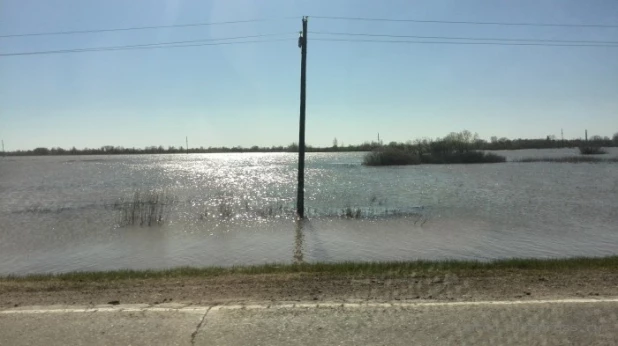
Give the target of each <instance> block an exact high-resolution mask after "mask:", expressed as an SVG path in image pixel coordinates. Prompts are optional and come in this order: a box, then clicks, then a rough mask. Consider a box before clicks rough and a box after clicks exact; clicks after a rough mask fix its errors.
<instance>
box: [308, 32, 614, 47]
mask: <svg viewBox="0 0 618 346" xmlns="http://www.w3.org/2000/svg"><path fill="white" fill-rule="evenodd" d="M311 33H312V34H316V35H333V36H334V35H340V36H368V37H391V38H420V39H440V40H468V41H507V42H508V41H512V42H545V43H580V44H585V43H590V44H618V41H570V40H541V39H525V38H480V37H449V36H415V35H388V34H366V33H349V32H325V31H323V32H320V31H311Z"/></svg>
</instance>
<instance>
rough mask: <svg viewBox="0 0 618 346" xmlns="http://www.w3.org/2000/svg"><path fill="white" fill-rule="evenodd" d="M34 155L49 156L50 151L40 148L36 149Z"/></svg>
mask: <svg viewBox="0 0 618 346" xmlns="http://www.w3.org/2000/svg"><path fill="white" fill-rule="evenodd" d="M32 153H33V154H34V155H49V149H47V148H43V147H40V148H36V149H34V150H33V151H32Z"/></svg>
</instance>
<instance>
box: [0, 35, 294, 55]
mask: <svg viewBox="0 0 618 346" xmlns="http://www.w3.org/2000/svg"><path fill="white" fill-rule="evenodd" d="M219 40H222V39H217V40H215V41H219ZM294 40H295V39H292V38H281V39H271V40H249V41H232V42H217V43H196V44H173V43H164V44H157V43H153V44H149V45H133V46H115V47H98V48H82V49H64V50H48V51H36V52H19V53H3V54H0V57H9V56H25V55H49V54H66V53H87V52H104V51H122V50H141V49H161V48H184V47H200V46H220V45H232V44H244V43H266V42H282V41H294Z"/></svg>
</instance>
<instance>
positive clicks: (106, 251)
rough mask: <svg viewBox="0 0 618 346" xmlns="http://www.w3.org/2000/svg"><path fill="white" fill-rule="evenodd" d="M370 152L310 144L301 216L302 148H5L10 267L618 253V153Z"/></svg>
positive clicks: (3, 260)
mask: <svg viewBox="0 0 618 346" xmlns="http://www.w3.org/2000/svg"><path fill="white" fill-rule="evenodd" d="M499 154H501V155H505V156H506V157H507V158H508V159H509V160H518V159H521V158H525V157H535V156H538V157H561V156H570V155H577V154H578V153H577V150H576V149H560V150H521V151H510V152H509V151H505V152H499ZM362 155H363V154H362V153H310V154H308V155H307V172H306V194H305V196H306V202H305V204H306V207H307V209H308V212H307V214H308V216H309V218H308V220H306V221H305V222H303V223H302V224H298V223H297V222H296V221H295V219H294V205H295V197H296V181H295V180H296V162H297V161H296V159H297V157H296V155H295V154H287V153H275V154H273V153H269V154H259V153H251V154H250V153H244V154H190V155H181V154H176V155H134V156H55V157H20V158H13V157H5V158H0V274H26V273H44V272H64V271H72V270H107V269H120V268H134V269H144V268H166V267H174V266H181V265H192V266H207V265H237V264H257V263H265V262H286V263H289V262H293V261H308V262H314V261H342V260H359V261H371V260H410V259H444V258H460V259H495V258H506V257H570V256H583V255H585V256H604V255H612V254H617V253H618V164H616V163H594V164H589V163H579V164H570V163H515V162H507V163H502V164H481V165H423V166H408V167H364V166H362V165H361V161H362ZM603 156H604V157H617V156H618V150H617V149H616V148H611V149H610V150H609V153H608V154H606V155H603ZM136 192H138V193H139V195H137V196H136ZM153 208H154V209H153ZM152 213H154V214H156V217H154V218H152V219H151V218H150V216H151V215H152ZM144 215H146V216H144Z"/></svg>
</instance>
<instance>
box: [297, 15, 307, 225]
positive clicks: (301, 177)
mask: <svg viewBox="0 0 618 346" xmlns="http://www.w3.org/2000/svg"><path fill="white" fill-rule="evenodd" d="M298 47H299V48H300V53H301V60H300V124H299V127H298V195H297V196H296V215H297V217H298V218H299V219H304V218H305V99H306V81H307V17H303V32H302V33H301V36H300V37H299V38H298Z"/></svg>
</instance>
